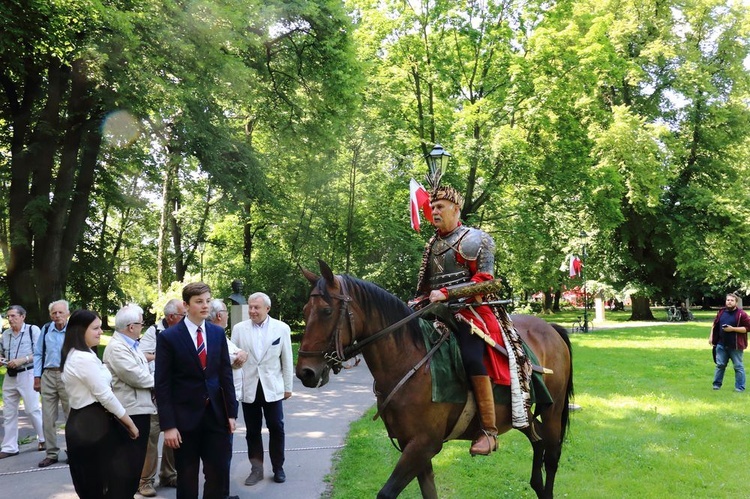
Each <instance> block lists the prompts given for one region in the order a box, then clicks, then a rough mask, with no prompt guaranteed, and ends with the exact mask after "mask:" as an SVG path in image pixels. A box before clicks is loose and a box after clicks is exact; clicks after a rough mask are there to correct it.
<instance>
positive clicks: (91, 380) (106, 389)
mask: <svg viewBox="0 0 750 499" xmlns="http://www.w3.org/2000/svg"><path fill="white" fill-rule="evenodd" d="M62 381H63V383H64V384H65V391H66V392H68V402H69V404H70V407H71V408H73V409H82V408H84V407H86V406H87V405H91V404H93V403H94V402H99V403H100V404H102V405H103V406H104V408H105V409H107V410H108V411H109V412H111V413H112V414H114V415H115V416H116V417H117V418H118V419H119V418H121V417H122V416H124V415H125V408H124V407H123V406H122V404H121V403H120V401H119V400H117V397H115V394H114V392H112V387H111V386H110V385H111V384H112V374H111V373H110V372H109V369H107V366H105V365H104V364H103V363H102V361H101V360H99V357H97V356H96V354H95V353H94V352H92V351H91V350H89V351H87V352H86V351H83V350H76V349H75V348H72V349H71V350H70V352H69V353H68V358H67V359H65V367H64V369H63V373H62Z"/></svg>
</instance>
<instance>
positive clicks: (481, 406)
mask: <svg viewBox="0 0 750 499" xmlns="http://www.w3.org/2000/svg"><path fill="white" fill-rule="evenodd" d="M471 385H472V387H473V388H474V398H476V400H477V409H478V410H479V422H480V423H481V424H482V431H481V432H480V433H479V435H478V436H477V438H476V439H475V440H474V441H473V442H472V443H471V449H469V454H471V455H472V456H476V455H480V456H489V455H490V454H491V453H492V451H495V450H497V426H495V399H494V397H493V396H492V382H491V381H490V377H489V376H472V377H471Z"/></svg>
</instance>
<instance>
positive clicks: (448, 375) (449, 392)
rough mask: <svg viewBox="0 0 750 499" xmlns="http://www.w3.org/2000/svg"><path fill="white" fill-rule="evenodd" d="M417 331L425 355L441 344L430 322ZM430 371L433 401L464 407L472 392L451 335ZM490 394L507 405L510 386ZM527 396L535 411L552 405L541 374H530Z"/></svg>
mask: <svg viewBox="0 0 750 499" xmlns="http://www.w3.org/2000/svg"><path fill="white" fill-rule="evenodd" d="M419 327H420V329H421V330H422V338H423V340H424V342H425V346H426V347H427V350H428V351H429V350H430V349H432V347H433V346H435V345H436V344H437V343H438V342H439V341H440V339H441V337H442V335H443V334H444V332H445V331H441V330H439V329H437V328H436V327H435V326H434V324H433V323H432V322H429V321H427V320H425V319H420V320H419ZM523 348H524V351H525V352H526V355H527V356H528V357H529V359H530V360H531V362H532V363H535V364H538V363H539V361H538V359H537V357H536V355H534V352H532V351H531V349H530V348H529V347H528V346H527V345H526V344H525V343H524V344H523ZM429 367H430V374H431V375H432V401H433V402H444V403H449V404H465V403H466V401H467V400H468V395H469V393H470V392H471V387H470V385H469V380H468V379H467V378H466V372H465V371H464V366H463V361H462V360H461V350H460V349H459V347H458V342H457V341H456V339H455V338H454V337H453V335H452V334H451V335H449V336H448V338H447V339H446V340H445V341H444V342H443V344H442V345H440V346H439V347H438V349H437V350H436V351H435V353H434V354H433V355H432V358H431V359H430V362H429ZM492 393H493V395H494V398H495V403H496V404H497V405H510V403H511V400H510V386H507V385H497V384H496V385H493V388H492ZM530 395H531V403H532V404H537V407H538V406H539V405H540V404H551V403H552V397H551V396H550V394H549V391H548V390H547V387H546V386H545V384H544V380H543V378H542V374H541V373H538V372H534V373H533V374H532V377H531V383H530ZM535 412H536V411H535Z"/></svg>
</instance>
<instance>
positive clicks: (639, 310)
mask: <svg viewBox="0 0 750 499" xmlns="http://www.w3.org/2000/svg"><path fill="white" fill-rule="evenodd" d="M631 300H632V302H633V311H632V313H631V315H630V318H629V319H628V320H631V321H653V320H654V314H652V313H651V308H650V307H649V305H650V300H649V299H648V297H647V296H632V297H631Z"/></svg>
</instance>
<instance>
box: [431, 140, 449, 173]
mask: <svg viewBox="0 0 750 499" xmlns="http://www.w3.org/2000/svg"><path fill="white" fill-rule="evenodd" d="M450 160H451V155H450V154H449V153H448V151H446V150H445V149H443V146H441V145H440V144H435V147H433V148H432V151H430V155H429V157H428V158H427V161H428V162H429V163H430V175H431V176H432V177H434V176H435V173H436V172H440V174H439V176H438V178H441V177H442V176H443V174H444V173H445V170H446V169H447V168H448V163H449V162H450Z"/></svg>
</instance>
